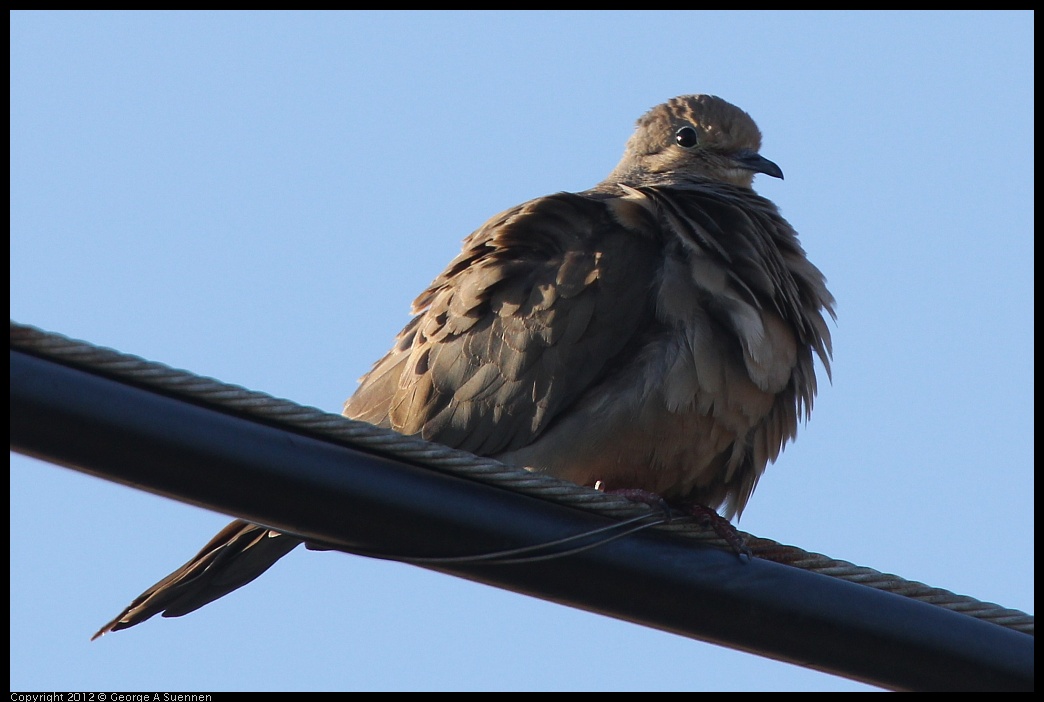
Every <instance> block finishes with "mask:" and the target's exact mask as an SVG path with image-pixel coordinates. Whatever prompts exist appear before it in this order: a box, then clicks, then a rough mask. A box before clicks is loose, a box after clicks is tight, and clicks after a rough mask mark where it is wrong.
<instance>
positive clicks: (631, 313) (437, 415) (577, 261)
mask: <svg viewBox="0 0 1044 702" xmlns="http://www.w3.org/2000/svg"><path fill="white" fill-rule="evenodd" d="M650 225H651V222H650V221H649V220H648V215H647V213H646V210H645V209H643V208H640V207H638V206H634V205H631V204H630V203H628V202H627V201H626V200H625V199H624V198H614V197H610V196H604V195H579V194H570V193H559V194H557V195H550V196H547V197H542V198H538V199H536V200H532V201H530V202H527V203H525V204H522V205H519V206H518V207H515V208H513V209H510V210H508V211H506V212H504V213H502V214H500V215H497V216H496V217H493V218H492V219H490V220H489V221H488V222H487V223H486V224H484V225H483V226H482V227H481V228H480V229H478V230H477V231H475V232H474V233H473V234H471V236H469V237H468V238H467V239H466V240H465V241H464V248H463V250H462V251H461V253H460V255H459V256H457V258H455V259H454V260H453V261H452V262H451V263H450V264H449V266H448V267H447V268H446V270H445V271H444V272H443V273H442V274H441V275H440V276H439V277H438V278H436V279H435V281H434V282H433V283H432V284H431V286H430V287H429V288H428V289H427V290H426V291H425V292H423V293H422V294H421V295H420V296H419V297H418V298H417V300H416V301H415V302H414V313H415V314H416V316H415V317H414V318H413V320H412V321H411V322H410V323H409V324H408V325H407V326H406V328H405V329H403V331H402V332H401V333H400V334H399V336H398V338H397V340H396V344H395V346H394V348H393V349H392V350H391V351H390V352H389V353H388V354H387V355H386V356H385V357H384V358H382V359H381V360H380V361H378V362H377V363H376V364H375V365H374V367H373V369H372V370H371V371H370V372H369V373H368V374H367V375H366V376H364V377H363V378H362V381H361V385H360V387H359V389H358V390H357V391H356V392H355V394H354V395H353V396H352V397H351V398H350V399H349V400H348V402H347V403H346V404H345V412H344V413H345V415H346V416H348V417H352V418H354V419H361V420H364V421H368V422H371V423H374V424H378V425H382V426H386V427H391V428H393V429H396V430H397V431H400V432H402V433H404V434H416V435H420V436H422V437H424V438H426V439H430V440H432V441H437V442H439V443H443V444H446V445H449V446H454V447H458V448H461V449H464V450H467V451H471V452H472V453H478V454H483V455H490V454H496V453H499V452H502V451H506V450H511V449H514V448H518V447H520V446H523V445H526V444H527V443H529V442H531V441H533V439H534V438H535V437H537V436H538V435H539V434H540V433H541V432H542V431H543V430H544V429H546V428H547V426H548V425H549V424H550V423H552V422H553V421H554V419H555V417H556V416H557V415H558V414H559V413H560V412H562V411H563V410H564V409H565V408H567V407H568V406H569V405H570V404H571V403H572V402H574V401H575V400H576V399H577V398H578V397H579V396H580V395H581V394H582V393H583V392H584V390H585V389H587V388H588V387H590V386H591V385H592V384H594V383H596V382H598V381H599V379H601V378H603V377H605V376H606V375H607V374H608V373H610V372H611V370H612V368H614V367H615V365H616V364H617V363H619V362H620V361H621V357H623V356H626V355H627V351H629V350H630V349H631V348H633V347H634V346H636V340H637V339H638V337H639V335H640V334H641V332H642V330H643V329H646V328H647V327H648V326H649V325H651V324H655V313H654V306H653V301H652V300H653V295H652V291H651V288H652V286H653V283H654V280H655V277H656V271H657V269H658V267H659V265H660V264H661V256H660V248H659V244H658V242H656V241H654V240H653V239H652V238H651V236H649V235H646V234H643V233H642V232H643V231H644V232H648V231H650V230H651V226H650Z"/></svg>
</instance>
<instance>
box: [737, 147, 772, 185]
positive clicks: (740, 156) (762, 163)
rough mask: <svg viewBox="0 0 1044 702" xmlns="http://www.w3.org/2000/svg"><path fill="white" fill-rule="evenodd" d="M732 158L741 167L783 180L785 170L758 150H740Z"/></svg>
mask: <svg viewBox="0 0 1044 702" xmlns="http://www.w3.org/2000/svg"><path fill="white" fill-rule="evenodd" d="M732 159H733V160H734V161H735V162H736V165H737V166H739V167H740V168H746V169H747V170H748V171H754V172H755V173H764V174H765V175H770V176H772V177H773V178H779V179H780V180H783V171H782V170H781V169H780V167H779V166H777V165H776V164H774V163H772V161H769V160H768V159H767V158H765V157H764V156H762V155H761V154H759V153H757V152H756V151H740V152H739V153H737V154H735V155H734V156H733V157H732Z"/></svg>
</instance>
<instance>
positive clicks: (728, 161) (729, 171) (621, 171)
mask: <svg viewBox="0 0 1044 702" xmlns="http://www.w3.org/2000/svg"><path fill="white" fill-rule="evenodd" d="M760 148H761V132H760V131H759V130H758V126H757V125H756V124H754V120H753V119H751V118H750V115H748V114H747V113H746V112H744V111H743V110H741V109H739V108H738V107H736V106H735V105H732V104H730V103H728V102H725V101H724V100H722V99H721V98H719V97H715V96H713V95H682V96H680V97H676V98H672V99H671V100H668V101H667V102H665V103H663V104H662V105H657V106H656V107H654V108H652V109H651V110H649V111H648V112H646V113H645V114H644V115H642V117H641V118H640V119H639V120H638V125H637V129H636V130H635V132H634V134H633V135H632V136H631V138H630V140H628V142H627V148H626V150H625V151H624V155H623V158H622V159H621V160H620V163H619V164H618V165H617V166H616V168H615V169H614V170H613V172H612V173H611V174H610V175H609V177H608V178H607V179H606V181H605V182H606V184H609V183H612V182H622V183H625V184H628V185H649V184H656V183H677V182H685V181H688V180H693V179H701V178H709V179H711V180H716V181H721V182H725V183H731V184H733V185H739V186H742V187H746V188H749V187H750V186H751V183H753V181H754V175H755V174H756V173H764V174H766V175H770V176H773V177H775V178H782V177H783V171H781V170H780V168H779V166H777V165H776V164H774V163H773V162H772V161H769V160H768V159H767V158H764V157H763V156H761V155H760V154H759V153H758V149H760Z"/></svg>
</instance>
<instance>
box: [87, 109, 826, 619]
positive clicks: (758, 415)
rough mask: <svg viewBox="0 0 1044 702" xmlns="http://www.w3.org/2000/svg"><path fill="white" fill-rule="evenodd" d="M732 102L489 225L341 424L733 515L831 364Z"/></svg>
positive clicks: (200, 571)
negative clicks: (820, 371) (580, 186)
mask: <svg viewBox="0 0 1044 702" xmlns="http://www.w3.org/2000/svg"><path fill="white" fill-rule="evenodd" d="M761 139H762V137H761V132H760V130H759V129H758V127H757V125H756V124H755V122H754V120H753V119H752V118H751V117H750V115H748V114H747V113H746V112H744V111H743V110H742V109H740V108H738V107H736V106H735V105H733V104H731V103H729V102H727V101H725V100H724V99H722V98H720V97H717V96H713V95H706V94H692V95H682V96H678V97H675V98H672V99H670V100H668V101H667V102H665V103H662V104H660V105H657V106H655V107H653V108H652V109H650V110H649V111H647V112H646V113H645V114H644V115H642V116H641V117H640V118H639V119H638V121H637V123H636V126H635V130H634V132H633V134H632V135H631V136H630V138H629V139H628V141H627V143H626V145H625V148H624V153H623V156H622V158H621V160H620V161H619V163H618V164H617V165H616V167H615V168H613V169H612V171H611V172H610V173H609V175H608V176H607V177H606V178H605V179H604V180H602V181H601V182H600V183H598V184H597V185H595V186H594V187H592V188H590V189H588V190H585V191H582V192H575V193H574V192H559V193H556V194H552V195H547V196H544V197H538V198H536V199H533V200H529V201H528V202H524V203H523V204H520V205H518V206H516V207H512V208H510V209H508V210H506V211H504V212H502V213H500V214H498V215H495V216H493V217H492V218H491V219H489V220H488V221H486V222H485V224H483V225H482V226H480V227H479V228H478V229H476V230H475V231H474V232H473V233H472V234H470V235H469V236H468V237H467V238H465V239H464V242H463V246H462V250H461V252H460V254H459V255H457V257H456V258H454V259H453V260H452V261H450V263H449V264H448V265H447V266H446V268H445V270H444V271H443V272H442V273H441V274H439V275H438V276H437V277H436V278H435V280H434V281H433V282H432V283H431V284H430V285H429V286H428V287H427V288H426V289H425V290H424V291H423V292H421V294H420V295H419V296H418V297H417V298H416V300H415V301H414V303H413V306H412V311H411V312H412V317H411V319H410V321H409V322H408V323H407V324H406V326H405V328H403V330H402V331H401V332H400V333H399V334H398V336H397V337H396V339H395V341H394V345H393V346H392V348H391V350H390V351H388V353H387V354H386V355H385V356H384V357H383V358H381V359H380V360H378V361H377V362H376V363H375V364H374V365H373V367H372V369H371V370H370V371H369V372H368V373H367V374H366V375H364V376H363V377H362V378H361V379H360V384H359V387H358V388H357V389H356V391H355V392H354V394H352V396H351V397H350V398H349V399H348V400H347V402H346V403H345V405H344V412H343V413H344V415H345V416H347V417H349V418H351V419H356V420H361V421H365V422H369V423H371V424H374V425H377V426H381V427H387V428H390V429H393V430H396V431H398V432H400V433H402V434H406V435H411V436H418V437H422V438H424V439H427V440H430V441H434V442H438V443H441V444H444V445H447V446H451V447H455V448H458V449H462V450H464V451H469V452H471V453H474V454H477V455H481V456H490V457H493V458H495V459H497V460H499V461H501V462H503V463H506V464H509V465H513V466H517V467H520V468H524V469H526V470H530V471H534V472H538V473H545V474H549V475H552V476H556V477H558V478H561V479H564V480H568V481H572V482H574V483H577V484H579V485H586V486H594V485H597V486H598V487H599V488H601V489H606V490H615V491H621V492H626V491H639V492H642V493H647V494H652V495H656V496H659V497H660V498H662V499H664V500H667V501H677V502H688V503H690V504H695V505H700V506H702V507H704V508H706V509H708V510H712V511H714V512H715V513H716V514H717V513H720V516H721V518H722V519H725V520H730V519H733V518H738V517H739V515H740V514H741V513H742V511H743V509H744V507H745V506H746V504H747V501H748V499H749V498H750V496H751V493H752V492H753V490H754V488H755V486H756V485H757V483H758V480H759V478H760V477H761V475H762V473H763V472H764V471H765V468H766V466H767V465H768V464H769V463H772V462H774V461H775V460H776V459H777V457H778V455H779V453H780V451H781V450H782V449H783V447H784V446H785V445H786V444H787V443H788V442H790V441H791V440H793V439H794V438H795V436H796V434H797V429H798V424H799V422H800V421H802V420H804V421H807V420H808V419H809V416H810V413H811V410H812V405H813V400H814V398H815V396H816V393H817V378H816V368H815V359H816V358H818V359H819V361H820V363H821V364H822V366H823V368H824V370H825V372H826V374H827V376H828V377H829V374H830V361H831V358H832V348H831V336H830V330H829V325H828V322H827V317H828V316H829V317H830V318H832V319H836V314H835V311H834V306H835V301H834V298H833V296H832V295H831V293H830V292H829V291H828V289H827V287H826V278H825V276H824V275H823V273H822V272H821V271H820V270H819V269H818V268H817V267H816V266H815V265H813V264H812V263H811V262H810V261H809V259H808V257H807V255H806V253H805V251H804V249H803V248H802V246H801V244H800V243H799V240H798V236H797V233H796V232H795V230H794V228H793V227H792V226H791V225H790V224H789V223H788V222H787V221H786V220H785V219H784V218H783V216H782V215H781V214H780V212H779V209H778V208H777V207H776V205H775V204H773V203H772V202H771V201H770V200H768V199H766V198H764V197H762V196H760V195H758V194H757V193H756V192H755V191H754V190H753V187H752V186H753V181H754V177H755V175H757V174H764V175H767V176H770V177H774V178H779V179H782V178H783V171H782V170H781V169H780V167H779V166H777V165H776V164H775V163H774V162H772V161H770V160H769V159H768V158H766V157H764V156H762V155H761V153H760V150H761ZM300 543H301V539H300V538H298V537H295V536H293V535H290V534H283V533H280V532H278V531H276V530H273V529H270V528H268V527H265V526H262V525H257V524H252V523H249V522H245V521H242V520H236V521H234V522H232V523H231V524H229V525H228V526H227V527H225V529H223V530H222V531H221V532H220V533H218V534H217V535H216V536H215V537H214V538H213V539H212V540H211V541H210V542H209V543H208V544H207V545H206V546H205V547H204V548H203V549H202V550H201V551H200V552H199V553H198V554H197V555H196V556H195V557H194V558H193V559H192V560H191V561H189V562H188V563H186V564H185V565H184V566H182V567H181V568H180V569H178V570H177V571H175V572H174V573H172V574H171V575H169V576H167V577H166V578H164V579H163V580H161V581H160V582H158V583H157V584H156V585H154V586H153V587H151V588H149V589H148V590H147V591H145V592H144V593H143V594H142V595H140V596H139V597H138V598H136V599H135V600H134V601H133V602H132V603H131V604H130V605H129V606H128V607H127V608H126V609H124V610H123V611H122V612H121V613H120V614H119V615H117V616H116V617H115V618H114V619H113V620H112V621H110V622H109V623H108V624H106V625H105V626H103V627H102V628H101V629H100V630H99V631H98V632H97V633H96V634H95V635H94V637H93V638H97V637H99V636H101V635H102V634H105V633H107V632H110V631H117V630H120V629H125V628H128V627H131V626H134V625H136V624H138V623H140V622H142V621H145V620H146V619H149V618H150V617H152V616H154V615H155V614H158V613H162V614H163V616H166V617H178V616H182V615H184V614H187V613H189V612H192V611H194V610H196V609H198V608H200V607H202V606H203V605H205V604H207V603H209V602H211V601H213V600H215V599H217V598H219V597H222V596H224V595H225V594H228V593H229V592H231V591H233V590H235V589H237V588H239V587H241V586H243V585H245V584H246V583H248V582H250V581H252V580H253V579H254V578H256V577H258V576H259V575H261V574H262V573H263V572H264V571H265V570H267V569H268V568H269V567H270V566H271V565H272V564H274V563H275V562H276V561H277V560H279V559H280V558H282V557H283V556H284V555H286V554H287V553H289V552H290V550H292V549H293V548H295V547H296V546H298V545H299V544H300Z"/></svg>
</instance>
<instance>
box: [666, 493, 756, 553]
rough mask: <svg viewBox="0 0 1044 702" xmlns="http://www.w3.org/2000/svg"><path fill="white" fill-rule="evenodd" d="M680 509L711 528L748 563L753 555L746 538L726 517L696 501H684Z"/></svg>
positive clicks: (702, 524)
mask: <svg viewBox="0 0 1044 702" xmlns="http://www.w3.org/2000/svg"><path fill="white" fill-rule="evenodd" d="M682 509H684V510H685V513H686V514H688V515H689V516H691V517H693V518H694V519H695V520H696V523H697V524H699V525H700V526H702V527H706V528H709V529H713V530H714V533H715V534H717V535H718V536H720V537H721V538H722V539H724V540H725V543H727V544H728V545H729V546H731V547H732V550H733V551H735V552H736V555H737V556H739V559H740V560H741V561H743V562H744V563H749V562H750V559H751V558H753V557H754V554H753V553H752V552H751V550H750V547H749V546H747V543H746V540H745V539H744V538H743V537H742V536H741V535H740V533H739V530H738V529H737V528H736V527H734V526H733V525H732V522H730V521H729V520H728V519H725V517H723V516H721V515H720V514H718V513H717V512H715V511H714V510H712V509H711V508H710V507H706V506H704V505H701V504H699V503H698V502H686V503H684V504H683V505H682Z"/></svg>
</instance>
